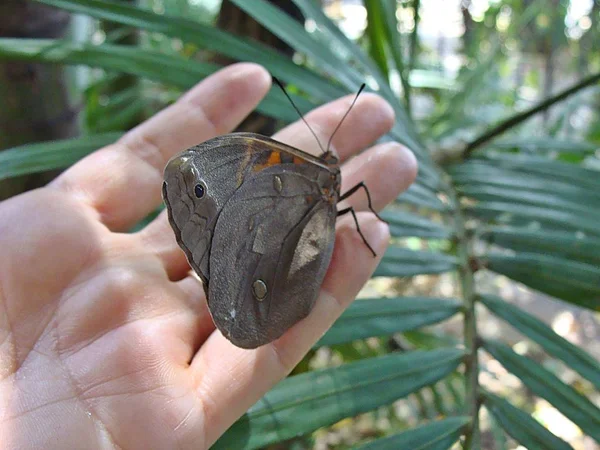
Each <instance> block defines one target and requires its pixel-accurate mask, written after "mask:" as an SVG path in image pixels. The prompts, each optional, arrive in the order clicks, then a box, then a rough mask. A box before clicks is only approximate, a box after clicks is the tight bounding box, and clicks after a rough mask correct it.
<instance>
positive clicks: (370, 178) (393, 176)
mask: <svg viewBox="0 0 600 450" xmlns="http://www.w3.org/2000/svg"><path fill="white" fill-rule="evenodd" d="M416 176H417V160H416V158H415V156H414V155H413V153H412V152H411V151H410V150H409V149H407V148H406V147H404V146H402V145H400V144H398V143H396V142H386V143H384V144H379V145H376V146H374V147H371V148H370V149H369V150H367V151H365V152H363V153H361V154H360V155H358V156H356V157H355V158H353V159H351V160H350V161H348V162H347V163H346V164H344V165H343V166H342V190H341V193H342V195H343V194H344V193H346V192H347V191H349V190H350V189H351V188H353V187H354V186H356V185H357V184H359V183H360V182H361V181H362V182H364V183H365V185H366V186H367V189H368V190H369V195H370V197H371V201H372V206H373V209H375V211H380V210H381V209H383V208H384V206H385V205H387V204H388V203H390V202H391V201H393V200H394V199H395V198H396V197H397V196H398V194H399V193H400V192H404V191H405V190H406V189H408V187H409V186H410V185H411V184H412V182H413V181H414V180H415V178H416ZM348 206H353V207H354V209H356V210H357V211H361V210H366V209H367V207H368V197H367V195H366V192H365V190H364V189H359V190H358V191H357V192H355V193H354V194H352V195H351V196H350V197H349V198H348V199H346V200H344V201H343V202H340V203H338V210H341V209H343V208H346V207H348Z"/></svg>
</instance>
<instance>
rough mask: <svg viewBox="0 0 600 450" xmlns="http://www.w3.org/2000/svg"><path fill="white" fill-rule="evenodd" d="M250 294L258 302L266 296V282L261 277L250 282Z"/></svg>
mask: <svg viewBox="0 0 600 450" xmlns="http://www.w3.org/2000/svg"><path fill="white" fill-rule="evenodd" d="M252 295H254V298H255V299H256V300H258V301H259V302H261V301H263V300H264V299H265V297H266V296H267V284H266V283H265V282H264V281H263V280H261V279H258V280H255V281H254V283H252Z"/></svg>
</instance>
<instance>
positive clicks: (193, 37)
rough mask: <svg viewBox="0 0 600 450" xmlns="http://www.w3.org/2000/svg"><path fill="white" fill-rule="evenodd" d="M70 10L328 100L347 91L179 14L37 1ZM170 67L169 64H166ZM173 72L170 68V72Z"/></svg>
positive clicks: (100, 1) (99, 1)
mask: <svg viewBox="0 0 600 450" xmlns="http://www.w3.org/2000/svg"><path fill="white" fill-rule="evenodd" d="M36 1H38V2H40V3H44V4H46V5H50V6H56V7H57V8H62V9H66V10H68V11H71V12H75V13H80V14H87V15H90V16H92V17H95V18H97V19H103V20H109V21H113V22H117V23H121V24H123V25H128V26H132V27H136V28H140V29H143V30H147V31H154V32H157V33H163V34H165V35H167V36H171V37H174V38H179V39H181V40H182V41H184V42H190V43H193V44H196V45H198V46H199V47H200V48H205V49H208V50H213V51H216V52H218V53H220V54H223V55H226V56H229V57H230V58H232V59H235V60H238V61H254V62H256V63H258V64H262V65H264V66H265V67H267V68H268V69H269V70H270V71H271V72H272V73H273V75H275V76H277V77H278V78H280V79H282V80H283V81H285V82H289V83H293V84H295V85H296V86H298V87H299V88H300V89H302V90H303V91H305V92H309V93H310V94H311V95H314V96H316V97H318V98H319V100H320V101H329V100H333V99H334V98H338V97H340V96H342V95H344V94H346V93H347V90H346V89H344V88H340V87H339V86H338V85H336V84H335V83H332V82H331V81H330V80H326V79H325V78H323V77H321V76H319V75H317V74H316V73H314V72H312V71H310V70H308V69H305V68H302V67H300V66H298V65H296V64H295V63H294V62H293V61H292V60H291V59H289V58H288V57H287V56H286V55H284V54H282V53H279V52H277V51H276V50H274V49H273V48H271V47H268V46H266V45H264V44H261V43H260V42H258V41H253V40H249V39H244V38H240V37H237V36H234V35H232V34H230V33H227V32H224V31H222V30H219V29H218V28H215V27H212V26H208V25H205V24H202V23H200V22H195V21H192V20H187V19H183V18H179V17H172V16H167V15H159V14H154V13H153V12H151V11H148V10H144V9H142V8H137V7H134V6H130V5H126V4H124V3H122V2H114V1H110V0H36ZM164 67H168V66H164ZM167 72H170V71H167Z"/></svg>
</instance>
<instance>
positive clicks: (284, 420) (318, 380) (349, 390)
mask: <svg viewBox="0 0 600 450" xmlns="http://www.w3.org/2000/svg"><path fill="white" fill-rule="evenodd" d="M463 355H464V353H463V352H462V351H461V350H457V349H444V350H435V351H430V352H411V353H396V354H390V355H386V356H382V357H379V358H370V359H365V360H361V361H358V362H355V363H350V364H345V365H343V366H341V367H336V368H333V369H326V370H319V371H314V372H308V373H304V374H302V375H297V376H293V377H290V378H287V379H285V380H283V381H282V382H280V383H279V384H278V385H277V386H275V388H274V389H272V390H271V391H270V392H268V393H267V394H266V395H265V396H264V397H263V399H262V400H260V401H259V402H258V403H256V404H255V405H254V406H253V407H252V408H250V410H248V412H247V413H246V414H245V415H244V416H243V417H242V418H241V419H240V420H238V421H237V422H236V423H235V424H234V425H233V426H232V427H231V428H230V429H229V430H228V431H227V432H226V433H225V434H224V435H223V436H222V437H221V439H219V440H218V441H217V443H216V444H215V445H214V447H213V448H215V449H228V448H235V449H255V448H259V447H262V446H265V445H268V444H272V443H275V442H281V441H283V440H286V439H290V438H292V437H295V436H298V435H301V434H305V433H309V432H311V431H314V430H316V429H317V428H320V427H323V426H327V425H330V424H332V423H335V422H337V421H339V420H341V419H343V418H345V417H352V416H355V415H357V414H360V413H363V412H366V411H371V410H373V409H375V408H377V407H379V406H382V405H387V404H389V403H391V402H393V401H395V400H397V399H399V398H402V397H405V396H407V395H408V394H410V393H412V392H415V391H417V390H418V389H420V388H422V387H423V386H427V385H429V384H432V383H435V382H436V381H438V380H440V379H442V378H444V377H445V376H446V375H448V374H449V373H451V372H452V371H453V370H455V369H456V367H457V366H458V365H459V364H460V362H461V360H462V358H463Z"/></svg>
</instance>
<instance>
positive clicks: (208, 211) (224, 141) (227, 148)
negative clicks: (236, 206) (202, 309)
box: [163, 133, 272, 287]
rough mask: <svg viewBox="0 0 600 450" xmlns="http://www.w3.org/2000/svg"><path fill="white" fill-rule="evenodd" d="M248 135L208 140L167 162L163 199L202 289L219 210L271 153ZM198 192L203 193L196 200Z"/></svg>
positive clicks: (241, 134) (205, 278)
mask: <svg viewBox="0 0 600 450" xmlns="http://www.w3.org/2000/svg"><path fill="white" fill-rule="evenodd" d="M256 137H260V136H259V135H254V134H251V133H232V134H227V135H223V136H219V137H216V138H214V139H210V140H208V141H206V142H203V143H202V144H200V145H197V146H195V147H192V148H190V149H188V150H186V151H184V152H182V153H180V154H178V155H176V156H174V157H173V158H171V160H170V161H169V162H168V164H167V166H166V168H165V171H164V180H165V181H164V183H163V199H164V201H165V203H166V205H167V210H168V215H169V222H170V223H171V227H172V228H173V231H174V232H175V236H176V238H177V242H178V244H179V246H180V247H181V248H182V249H183V251H184V252H185V254H186V256H187V259H188V261H189V263H190V265H191V266H192V268H193V269H194V271H195V272H196V273H197V274H198V275H199V276H200V277H201V278H202V280H203V282H204V286H205V287H206V285H207V283H208V280H209V278H210V267H209V256H210V249H211V243H212V239H213V235H214V227H215V224H216V220H217V218H218V216H219V213H220V211H221V209H222V208H223V205H225V203H226V202H227V200H228V199H229V198H230V197H231V196H232V195H233V193H234V192H235V191H236V189H238V188H239V186H241V184H242V183H243V181H244V179H245V178H246V176H248V174H252V173H254V171H255V169H256V168H257V167H259V168H260V167H262V166H264V162H265V161H268V159H269V155H270V153H271V151H272V150H271V149H270V148H268V147H267V146H265V145H256V144H255V142H256V141H257V139H256ZM196 186H201V189H200V190H201V191H202V193H203V196H202V197H199V196H198V195H197V192H196V189H197V188H196Z"/></svg>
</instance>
